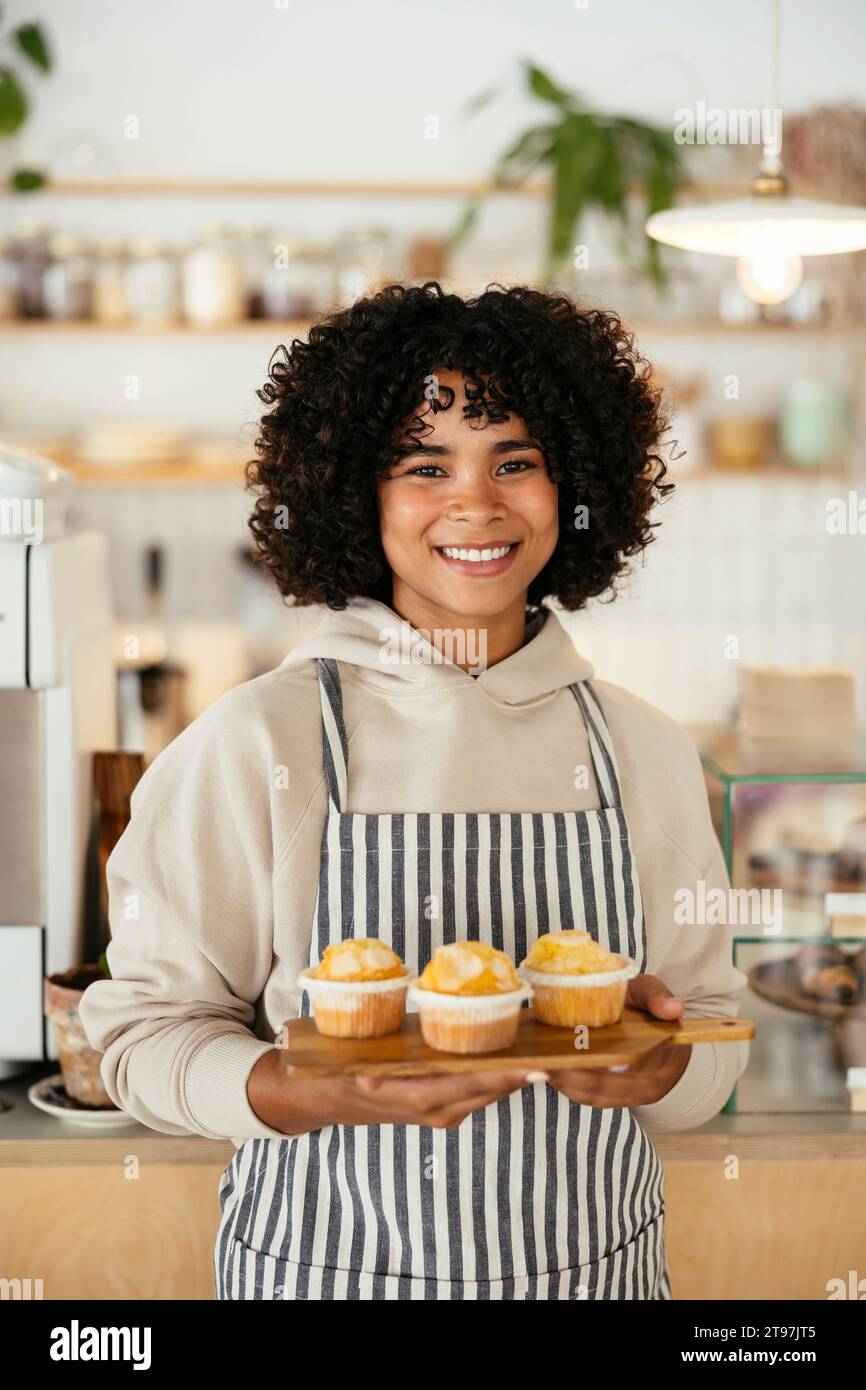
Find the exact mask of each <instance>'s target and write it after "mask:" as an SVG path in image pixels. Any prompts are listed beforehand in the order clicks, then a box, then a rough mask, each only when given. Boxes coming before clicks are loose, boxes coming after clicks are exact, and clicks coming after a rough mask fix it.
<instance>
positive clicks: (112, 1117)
mask: <svg viewBox="0 0 866 1390" xmlns="http://www.w3.org/2000/svg"><path fill="white" fill-rule="evenodd" d="M27 1099H28V1100H29V1101H30V1102H31V1104H32V1105H35V1106H36V1109H37V1110H44V1111H45V1113H46V1115H54V1116H55V1117H56V1118H57V1119H59V1120H69V1121H70V1123H72V1124H74V1125H85V1126H86V1127H87V1128H88V1129H119V1128H120V1127H121V1126H123V1125H129V1124H134V1120H133V1118H132V1116H131V1115H127V1113H126V1111H125V1110H118V1109H116V1108H114V1109H111V1110H100V1109H98V1108H97V1107H96V1106H92V1105H82V1103H81V1101H79V1100H75V1099H74V1098H73V1097H72V1096H70V1095H69V1094H68V1092H67V1090H66V1087H65V1086H64V1084H63V1074H62V1072H57V1073H56V1074H55V1075H54V1076H43V1078H42V1080H41V1081H34V1083H33V1085H32V1086H30V1087H28V1090H27Z"/></svg>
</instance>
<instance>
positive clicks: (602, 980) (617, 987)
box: [519, 931, 639, 1028]
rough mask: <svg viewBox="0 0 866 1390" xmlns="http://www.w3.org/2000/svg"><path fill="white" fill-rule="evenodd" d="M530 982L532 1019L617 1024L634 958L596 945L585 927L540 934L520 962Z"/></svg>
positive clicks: (522, 975) (634, 971) (569, 1025)
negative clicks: (576, 929) (582, 929)
mask: <svg viewBox="0 0 866 1390" xmlns="http://www.w3.org/2000/svg"><path fill="white" fill-rule="evenodd" d="M519 974H520V978H521V979H523V980H525V981H526V982H527V984H530V985H531V986H532V990H533V1007H534V1010H535V1017H536V1018H537V1019H538V1020H539V1022H540V1023H549V1024H551V1025H553V1026H555V1027H559V1028H574V1027H576V1026H577V1025H578V1024H585V1025H586V1026H587V1027H588V1028H600V1027H602V1026H603V1025H604V1024H607V1023H618V1022H619V1020H620V1018H621V1017H622V1011H623V1009H624V1008H625V997H626V993H627V991H628V982H629V980H631V979H633V978H634V976H635V975H637V974H639V970H638V966H637V964H636V962H635V961H633V960H630V959H629V957H628V956H621V955H618V954H617V953H616V952H614V951H608V950H607V949H606V948H605V947H604V946H602V945H600V944H599V942H598V941H596V940H595V938H594V937H592V936H590V934H589V932H587V931H557V932H546V933H545V934H544V935H543V936H539V938H538V940H537V941H535V942H534V943H533V945H532V947H531V949H530V951H529V954H528V955H527V956H526V958H525V960H522V961H521V962H520V970H519Z"/></svg>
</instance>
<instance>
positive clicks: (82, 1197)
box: [0, 1063, 866, 1299]
mask: <svg viewBox="0 0 866 1390" xmlns="http://www.w3.org/2000/svg"><path fill="white" fill-rule="evenodd" d="M54 1070H56V1063H52V1064H48V1065H46V1066H44V1067H43V1068H42V1069H41V1070H40V1069H37V1070H34V1071H33V1072H31V1073H30V1074H29V1075H28V1076H27V1078H26V1079H25V1080H24V1081H8V1082H0V1106H8V1107H9V1108H8V1109H3V1110H2V1111H0V1277H5V1278H15V1277H18V1278H22V1279H24V1278H28V1277H29V1278H31V1279H37V1278H41V1279H42V1281H43V1295H44V1297H45V1298H46V1299H54V1298H75V1299H94V1298H133V1299H184V1298H195V1299H209V1298H212V1297H213V1273H212V1255H213V1241H214V1235H215V1232H216V1227H217V1223H218V1220H219V1203H218V1199H217V1189H218V1185H219V1179H220V1175H221V1173H222V1171H223V1169H224V1168H225V1166H226V1164H227V1163H228V1162H229V1161H230V1160H231V1158H232V1156H233V1154H234V1152H235V1149H234V1145H233V1144H232V1143H231V1142H230V1141H215V1140H209V1139H203V1138H200V1137H199V1136H197V1135H188V1136H183V1137H173V1136H171V1135H166V1134H158V1133H156V1132H155V1131H153V1130H150V1129H147V1128H145V1127H144V1126H143V1125H139V1124H138V1123H136V1122H135V1121H131V1122H130V1123H129V1124H128V1125H125V1126H123V1127H122V1128H121V1129H117V1130H113V1131H109V1132H107V1133H106V1134H94V1133H90V1132H88V1131H87V1130H86V1129H83V1128H81V1127H79V1126H76V1125H74V1124H72V1123H69V1122H66V1121H62V1120H55V1119H54V1118H53V1117H52V1116H50V1115H45V1114H42V1113H41V1112H40V1111H38V1110H36V1109H35V1108H34V1107H33V1106H32V1105H31V1104H30V1102H29V1101H28V1100H27V1094H26V1092H27V1086H28V1085H29V1084H30V1083H31V1082H32V1081H33V1080H35V1079H36V1078H37V1077H38V1076H41V1075H47V1074H49V1073H50V1072H52V1071H54ZM652 1139H653V1143H654V1144H655V1147H656V1149H657V1150H658V1153H659V1155H660V1157H661V1159H662V1161H663V1163H664V1167H665V1199H666V1211H667V1215H666V1230H667V1241H668V1258H669V1265H670V1276H671V1285H672V1288H673V1293H674V1297H675V1298H699V1299H708V1298H709V1299H715V1298H721V1299H752V1298H759V1299H760V1298H781V1299H825V1298H826V1297H827V1291H826V1284H827V1281H828V1280H829V1279H831V1278H842V1279H845V1280H847V1278H848V1271H849V1270H852V1269H854V1270H859V1271H860V1275H861V1276H862V1275H863V1274H866V1203H864V1202H863V1199H862V1194H863V1191H864V1190H866V1115H848V1114H841V1113H840V1114H816V1115H791V1114H786V1115H724V1114H722V1115H717V1116H716V1117H715V1118H714V1119H713V1120H711V1121H709V1122H708V1123H707V1124H705V1125H702V1126H701V1127H700V1128H699V1129H694V1130H686V1131H684V1132H683V1133H681V1134H653V1135H652Z"/></svg>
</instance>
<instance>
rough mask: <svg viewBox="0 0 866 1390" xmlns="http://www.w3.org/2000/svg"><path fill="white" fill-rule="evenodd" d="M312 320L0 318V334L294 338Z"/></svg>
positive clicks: (100, 336)
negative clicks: (212, 323)
mask: <svg viewBox="0 0 866 1390" xmlns="http://www.w3.org/2000/svg"><path fill="white" fill-rule="evenodd" d="M312 323H313V320H312V319H244V320H242V321H241V322H239V323H229V324H221V325H220V326H219V327H216V328H210V327H204V326H202V325H201V324H196V323H176V324H165V325H163V326H153V327H151V326H150V325H149V324H138V323H96V322H94V321H93V320H91V319H0V336H9V335H13V334H19V333H20V334H23V335H24V336H27V335H30V336H33V335H39V334H56V335H59V336H68V335H70V334H80V335H92V336H93V337H94V338H104V337H110V336H112V335H114V336H117V335H125V334H132V335H134V336H135V337H137V338H162V337H165V336H167V335H170V336H172V337H174V336H177V337H199V338H224V337H234V336H237V335H243V334H250V335H256V336H259V337H260V336H262V335H263V334H265V333H267V334H271V335H273V336H275V337H277V338H282V337H288V336H289V335H291V336H293V337H297V336H298V335H299V334H302V333H308V332H309V329H310V326H311V324H312Z"/></svg>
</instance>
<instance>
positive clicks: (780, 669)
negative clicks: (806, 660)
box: [738, 666, 857, 741]
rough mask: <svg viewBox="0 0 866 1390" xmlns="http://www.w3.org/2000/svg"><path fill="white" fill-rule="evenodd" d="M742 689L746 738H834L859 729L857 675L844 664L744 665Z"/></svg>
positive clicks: (740, 724) (741, 719)
mask: <svg viewBox="0 0 866 1390" xmlns="http://www.w3.org/2000/svg"><path fill="white" fill-rule="evenodd" d="M739 693H740V714H739V721H738V727H739V730H740V733H741V734H742V735H743V736H744V737H745V738H757V739H764V738H772V739H786V740H789V741H790V740H796V741H800V740H811V739H821V740H825V739H834V740H835V739H848V738H853V736H854V733H855V731H856V724H857V716H856V710H855V705H854V676H853V673H852V672H851V671H848V670H846V669H845V668H844V667H836V666H815V667H786V666H742V667H741V668H740V672H739Z"/></svg>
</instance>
